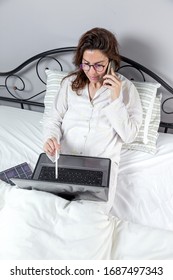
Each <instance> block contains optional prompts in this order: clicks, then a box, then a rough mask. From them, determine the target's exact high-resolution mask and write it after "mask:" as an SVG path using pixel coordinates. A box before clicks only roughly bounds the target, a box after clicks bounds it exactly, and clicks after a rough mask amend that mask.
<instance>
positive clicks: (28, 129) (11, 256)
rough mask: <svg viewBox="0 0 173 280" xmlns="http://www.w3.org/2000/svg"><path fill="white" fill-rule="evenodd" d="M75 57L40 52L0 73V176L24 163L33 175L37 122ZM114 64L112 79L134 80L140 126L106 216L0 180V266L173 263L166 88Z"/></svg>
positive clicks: (126, 148)
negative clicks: (7, 263) (15, 263)
mask: <svg viewBox="0 0 173 280" xmlns="http://www.w3.org/2000/svg"><path fill="white" fill-rule="evenodd" d="M74 52H75V47H67V48H58V49H53V50H49V51H45V52H42V53H40V54H37V55H35V56H33V57H31V58H29V59H28V60H27V61H25V62H24V63H22V64H20V65H19V66H18V67H16V68H15V69H13V70H10V71H8V72H1V73H0V90H1V97H0V102H1V105H0V131H1V136H0V147H1V148H0V172H1V171H4V170H6V169H8V168H11V167H13V166H16V165H18V164H21V163H23V162H27V163H28V164H29V165H30V167H31V169H32V170H34V167H35V164H36V162H37V159H38V156H39V154H40V153H42V152H43V150H42V145H43V144H42V123H43V119H44V118H46V117H48V112H49V110H50V108H51V103H52V100H53V97H54V96H55V94H57V92H58V88H59V86H60V81H61V79H62V77H64V75H66V73H67V72H68V71H70V70H71V69H72V67H73V66H72V63H71V57H72V55H73V53H74ZM121 59H122V65H121V67H120V69H119V72H120V73H123V74H124V75H126V76H127V77H128V78H130V79H133V80H134V83H135V85H136V87H137V89H138V91H139V93H140V97H141V100H142V106H143V109H144V116H143V119H144V121H143V124H142V127H141V130H140V133H139V135H138V136H137V139H135V141H134V142H133V143H132V144H129V145H123V149H122V152H121V161H120V166H119V173H118V179H117V187H116V196H115V200H114V205H113V208H112V210H111V212H110V213H109V214H107V213H105V212H104V207H102V206H103V204H102V203H101V202H94V201H82V200H79V201H68V200H65V199H63V198H61V197H58V196H56V195H53V194H51V193H47V192H41V191H36V190H31V191H28V190H23V189H19V188H18V187H17V186H11V185H10V184H8V183H7V182H5V181H3V180H0V248H1V249H0V259H1V260H27V259H28V260H29V259H30V260H31V259H32V260H43V259H45V260H49V259H54V260H103V259H105V260H114V259H118V260H129V259H131V260H132V259H136V260H137V259H139V260H140V259H144V260H151V259H173V249H172V248H173V185H172V184H173V183H172V182H173V172H172V166H173V134H171V132H172V128H173V123H172V122H168V121H163V120H161V119H162V118H163V117H164V116H163V115H162V114H163V113H164V114H167V115H169V116H170V115H171V113H172V112H171V110H170V109H169V104H170V103H169V102H170V101H171V100H170V99H171V98H172V96H171V94H173V88H172V87H171V86H170V85H169V84H168V83H166V82H165V81H164V80H163V79H161V78H160V77H159V76H158V75H156V74H155V73H153V72H152V71H151V70H149V69H147V68H146V67H144V66H142V65H140V64H139V63H137V62H135V61H133V60H131V59H129V58H126V57H124V56H122V57H121ZM35 73H36V76H35ZM145 75H147V81H145V80H146V77H145ZM141 78H142V80H141ZM139 80H140V81H139ZM166 105H168V111H166V109H165V107H166ZM161 109H162V110H161Z"/></svg>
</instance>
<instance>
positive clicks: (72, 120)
mask: <svg viewBox="0 0 173 280" xmlns="http://www.w3.org/2000/svg"><path fill="white" fill-rule="evenodd" d="M110 62H111V63H112V62H113V63H114V69H113V67H111V70H110V73H107V71H108V68H109V65H110ZM74 64H75V66H76V71H75V72H73V73H71V74H70V75H69V76H68V77H66V78H65V79H64V80H63V82H62V85H61V88H60V91H59V93H58V95H57V96H56V98H55V102H54V106H53V109H52V111H51V121H49V122H47V123H45V124H44V139H45V142H44V151H45V152H46V153H47V155H48V156H49V157H52V159H53V157H54V155H55V151H56V150H58V151H59V150H61V153H67V154H79V155H88V156H97V157H108V158H110V159H111V160H112V163H113V166H116V165H118V163H119V160H120V150H121V146H122V143H123V142H124V143H129V142H132V141H133V140H134V139H135V137H136V135H137V133H138V131H139V128H140V125H141V122H142V108H141V103H140V98H139V95H138V92H137V90H136V88H135V86H134V85H133V83H132V82H131V81H129V80H128V79H126V78H125V77H124V76H122V75H120V74H117V73H116V70H117V69H118V67H119V64H120V55H119V51H118V42H117V40H116V38H115V36H114V35H113V34H112V33H111V32H110V31H108V30H106V29H104V28H93V29H91V30H89V31H87V32H86V33H84V34H83V35H82V36H81V38H80V40H79V43H78V46H77V50H76V53H75V56H74ZM114 189H115V184H114Z"/></svg>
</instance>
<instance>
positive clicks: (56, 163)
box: [55, 150, 59, 179]
mask: <svg viewBox="0 0 173 280" xmlns="http://www.w3.org/2000/svg"><path fill="white" fill-rule="evenodd" d="M58 159H59V153H58V151H57V150H56V152H55V179H58Z"/></svg>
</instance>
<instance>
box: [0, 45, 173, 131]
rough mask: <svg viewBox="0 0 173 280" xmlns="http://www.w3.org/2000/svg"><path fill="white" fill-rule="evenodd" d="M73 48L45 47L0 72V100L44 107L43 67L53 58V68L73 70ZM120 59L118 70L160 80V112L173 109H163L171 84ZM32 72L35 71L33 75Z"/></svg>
mask: <svg viewBox="0 0 173 280" xmlns="http://www.w3.org/2000/svg"><path fill="white" fill-rule="evenodd" d="M75 50H76V47H65V48H57V49H52V50H48V51H45V52H42V53H39V54H37V55H35V56H33V57H31V58H29V59H28V60H26V61H25V62H23V63H22V64H20V65H19V66H18V67H16V68H15V69H13V70H10V71H7V72H0V90H1V92H2V94H1V93H0V95H1V96H0V101H4V102H13V103H19V104H20V105H21V108H24V107H25V105H28V106H29V108H30V106H37V107H38V106H39V107H44V103H43V97H44V93H45V91H46V78H45V73H44V71H45V68H50V62H52V61H53V63H54V64H56V67H54V68H56V69H59V70H60V71H63V70H67V69H64V64H65V65H66V67H68V68H70V67H71V69H70V70H73V68H72V59H71V57H70V59H67V54H69V55H70V56H72V55H73V54H74V52H75ZM67 60H68V61H67ZM121 61H122V65H121V67H120V69H119V70H118V71H122V69H123V70H124V69H127V68H128V71H129V69H133V70H134V69H135V71H136V70H137V72H138V74H140V75H141V78H142V80H143V81H145V80H146V78H145V74H146V75H147V76H148V77H149V78H151V79H152V80H154V81H156V82H158V83H160V84H161V86H162V87H163V89H165V90H166V91H167V92H169V94H170V96H169V97H167V98H165V99H164V101H163V102H162V111H163V112H164V113H165V114H173V110H172V111H167V109H166V106H165V105H166V103H167V102H170V100H172V99H173V87H171V86H170V85H169V84H168V83H167V82H165V81H164V80H163V79H162V78H161V77H159V76H158V75H157V74H155V73H154V72H152V71H151V70H149V69H148V68H146V67H145V66H143V65H141V64H139V63H138V62H136V61H134V60H131V59H129V58H127V57H125V56H121ZM28 71H30V72H32V76H31V81H30V80H28V78H27V73H28ZM33 71H34V73H35V74H36V75H35V74H34V75H35V77H34V78H33ZM128 78H129V77H128ZM34 79H36V80H35V83H36V84H37V86H38V88H39V89H36V90H35V89H33V86H32V85H31V84H32V82H33V80H34ZM130 79H134V80H135V78H133V77H130ZM138 80H139V79H138ZM28 84H29V85H30V86H29V89H28V86H27V85H28ZM40 88H41V90H40ZM33 92H34V94H33ZM28 95H29V96H28ZM40 100H41V101H40ZM160 126H161V127H164V128H165V132H167V129H168V128H172V129H173V123H168V122H161V123H160Z"/></svg>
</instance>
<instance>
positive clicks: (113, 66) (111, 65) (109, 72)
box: [106, 60, 115, 75]
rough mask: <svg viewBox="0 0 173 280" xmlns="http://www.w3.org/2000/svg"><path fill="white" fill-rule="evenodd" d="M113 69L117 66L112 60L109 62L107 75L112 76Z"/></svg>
mask: <svg viewBox="0 0 173 280" xmlns="http://www.w3.org/2000/svg"><path fill="white" fill-rule="evenodd" d="M111 68H113V69H115V64H114V61H113V60H111V61H110V62H109V64H108V69H107V72H106V74H108V75H109V74H111Z"/></svg>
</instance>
